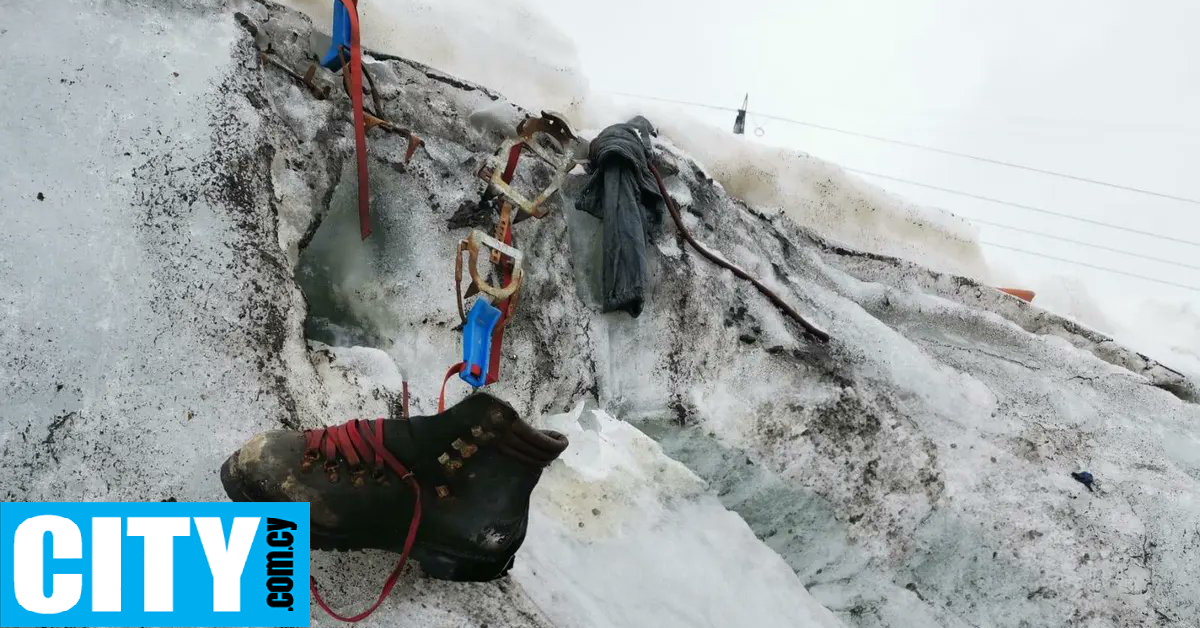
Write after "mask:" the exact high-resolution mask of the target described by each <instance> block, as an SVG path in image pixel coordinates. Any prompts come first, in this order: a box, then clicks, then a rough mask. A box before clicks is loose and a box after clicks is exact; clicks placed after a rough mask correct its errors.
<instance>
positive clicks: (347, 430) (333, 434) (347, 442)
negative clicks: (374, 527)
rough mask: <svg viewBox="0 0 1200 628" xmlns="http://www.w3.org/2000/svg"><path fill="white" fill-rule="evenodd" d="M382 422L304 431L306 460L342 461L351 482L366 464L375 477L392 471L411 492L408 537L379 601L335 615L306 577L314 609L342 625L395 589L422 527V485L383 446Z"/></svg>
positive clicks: (364, 615)
mask: <svg viewBox="0 0 1200 628" xmlns="http://www.w3.org/2000/svg"><path fill="white" fill-rule="evenodd" d="M383 423H384V419H375V420H374V421H368V420H364V419H354V420H352V421H348V422H346V423H343V424H341V425H337V426H334V427H326V428H322V429H316V430H308V431H306V432H304V448H305V453H304V455H305V459H306V461H314V460H315V458H316V457H320V458H323V459H324V461H325V462H324V464H325V465H326V466H327V467H332V466H333V465H335V464H336V463H337V461H338V459H339V458H344V459H345V460H346V462H347V463H348V464H349V466H350V469H351V473H352V480H351V481H357V480H359V479H361V474H363V473H365V471H366V468H367V463H368V462H369V463H370V466H371V468H372V470H373V471H374V472H375V474H376V475H377V476H379V475H381V474H383V473H384V472H385V470H386V469H391V470H392V472H394V473H395V474H396V475H397V476H398V477H399V478H400V479H402V480H404V481H405V482H407V483H408V485H409V487H410V488H412V491H413V516H412V521H411V522H410V523H409V525H408V536H407V537H406V538H405V539H404V549H403V551H402V552H401V553H400V560H399V561H397V562H396V566H395V567H394V568H393V569H392V573H391V574H390V575H388V578H387V582H385V583H384V585H383V590H382V591H381V592H380V593H379V599H377V600H375V603H374V604H372V605H371V607H370V608H368V609H367V610H365V611H363V612H361V613H359V614H357V615H352V616H349V617H346V616H343V615H339V614H337V613H336V612H334V610H333V609H331V608H329V605H328V604H326V603H325V600H324V599H322V598H321V594H320V593H318V592H317V579H316V578H315V577H312V576H310V577H309V580H310V583H309V588H310V589H311V590H312V595H313V600H315V601H316V603H317V606H320V607H321V610H324V611H325V612H326V613H328V614H329V616H330V617H333V618H334V619H338V620H341V621H344V622H357V621H360V620H363V619H366V618H367V617H369V616H370V615H371V613H374V612H375V609H377V608H379V605H380V604H382V603H383V601H384V600H385V599H387V596H388V595H390V594H391V592H392V588H393V587H395V586H396V580H398V579H399V578H400V573H401V572H402V571H404V563H405V562H407V561H408V555H409V553H410V552H411V551H412V546H413V543H414V542H415V541H416V540H417V528H418V527H419V526H420V525H421V485H420V484H417V480H416V478H414V477H413V474H412V472H411V471H409V470H408V468H407V467H405V466H404V464H403V463H402V462H400V460H398V459H397V458H396V457H395V456H393V455H392V452H390V451H388V450H387V447H385V446H384V441H383Z"/></svg>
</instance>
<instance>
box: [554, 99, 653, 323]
mask: <svg viewBox="0 0 1200 628" xmlns="http://www.w3.org/2000/svg"><path fill="white" fill-rule="evenodd" d="M656 134H657V133H656V131H655V129H654V126H653V125H651V124H650V122H649V121H648V120H646V119H645V118H643V117H641V116H637V117H636V118H633V119H632V120H630V121H629V122H626V123H623V124H614V125H612V126H610V127H608V128H607V129H604V130H603V131H601V132H600V134H599V135H597V136H596V139H594V140H592V143H591V146H590V148H589V150H588V161H589V166H588V168H589V172H590V173H591V175H592V177H591V179H590V180H589V181H588V182H587V184H586V185H585V186H584V188H583V192H582V193H581V194H580V196H579V200H578V201H577V202H576V204H575V208H576V209H579V210H581V211H585V212H587V213H589V214H591V215H593V216H595V217H596V218H599V219H600V220H601V221H603V223H604V227H603V229H602V234H603V235H602V237H603V246H604V255H603V258H604V262H603V268H602V270H601V286H602V290H603V294H602V296H601V298H602V302H603V310H604V311H605V312H612V311H617V310H623V311H625V312H628V313H629V314H630V315H631V316H633V317H634V318H636V317H637V316H638V315H639V314H641V313H642V304H643V301H644V297H645V288H646V285H645V284H646V255H647V253H646V245H647V244H648V243H649V241H650V239H651V238H652V237H653V236H654V234H655V233H656V232H657V230H658V227H659V226H660V225H661V224H662V217H663V216H662V214H663V212H662V206H661V205H660V203H662V196H661V195H660V194H659V192H658V186H657V184H656V183H655V181H654V177H653V176H652V175H651V174H650V167H649V166H650V159H651V145H650V137H651V136H653V135H656Z"/></svg>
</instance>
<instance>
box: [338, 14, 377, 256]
mask: <svg viewBox="0 0 1200 628" xmlns="http://www.w3.org/2000/svg"><path fill="white" fill-rule="evenodd" d="M338 1H339V2H341V3H342V4H343V5H345V7H346V13H347V14H348V15H349V16H350V102H351V104H353V105H354V149H355V152H356V153H357V155H358V230H359V233H360V234H361V235H362V239H364V240H365V239H367V236H369V235H371V189H370V182H369V181H368V180H367V119H366V116H365V115H363V94H362V83H363V78H362V42H361V40H360V37H359V35H360V33H359V29H358V8H357V7H356V6H355V1H354V0H338Z"/></svg>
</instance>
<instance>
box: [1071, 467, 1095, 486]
mask: <svg viewBox="0 0 1200 628" xmlns="http://www.w3.org/2000/svg"><path fill="white" fill-rule="evenodd" d="M1071 477H1073V478H1075V481H1076V482H1079V483H1080V484H1082V485H1084V486H1086V487H1087V490H1089V491H1091V490H1092V482H1095V481H1096V480H1095V478H1093V477H1092V474H1091V473H1088V472H1087V471H1077V472H1073V473H1071Z"/></svg>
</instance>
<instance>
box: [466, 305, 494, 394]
mask: <svg viewBox="0 0 1200 628" xmlns="http://www.w3.org/2000/svg"><path fill="white" fill-rule="evenodd" d="M499 321H500V310H499V309H497V308H496V306H494V305H492V304H491V303H488V302H487V300H486V299H475V305H472V306H471V311H470V312H467V324H466V325H464V326H463V368H462V371H459V373H458V376H459V377H460V378H462V380H463V381H464V382H466V383H468V384H470V385H471V387H472V388H480V387H482V386H483V385H484V383H485V382H487V374H488V362H489V359H490V358H491V354H492V332H494V331H495V330H496V323H498V322H499Z"/></svg>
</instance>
